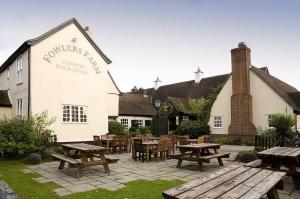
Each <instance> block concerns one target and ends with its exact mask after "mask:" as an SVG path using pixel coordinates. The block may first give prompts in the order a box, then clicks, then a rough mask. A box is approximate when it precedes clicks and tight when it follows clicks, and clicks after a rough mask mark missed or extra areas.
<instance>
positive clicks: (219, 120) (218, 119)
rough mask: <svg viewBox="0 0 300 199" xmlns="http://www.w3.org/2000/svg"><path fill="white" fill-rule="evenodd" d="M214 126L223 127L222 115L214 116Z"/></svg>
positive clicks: (216, 127)
mask: <svg viewBox="0 0 300 199" xmlns="http://www.w3.org/2000/svg"><path fill="white" fill-rule="evenodd" d="M213 122H214V128H215V129H221V128H223V121H222V116H214V121H213Z"/></svg>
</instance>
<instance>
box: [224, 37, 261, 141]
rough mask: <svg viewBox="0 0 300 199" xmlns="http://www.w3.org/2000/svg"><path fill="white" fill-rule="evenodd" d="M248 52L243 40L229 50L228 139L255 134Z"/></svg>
mask: <svg viewBox="0 0 300 199" xmlns="http://www.w3.org/2000/svg"><path fill="white" fill-rule="evenodd" d="M250 53H251V50H250V48H248V47H247V46H246V44H245V43H244V42H240V43H239V45H238V48H235V49H232V50H231V62H232V96H231V124H230V125H229V128H228V134H229V137H230V139H243V138H253V137H254V136H255V135H256V128H255V126H254V124H253V117H252V96H251V95H250V74H249V66H250V64H251V57H250Z"/></svg>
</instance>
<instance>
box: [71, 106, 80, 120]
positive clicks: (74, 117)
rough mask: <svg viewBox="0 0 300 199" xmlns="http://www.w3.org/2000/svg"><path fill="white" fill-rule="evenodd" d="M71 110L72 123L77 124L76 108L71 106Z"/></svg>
mask: <svg viewBox="0 0 300 199" xmlns="http://www.w3.org/2000/svg"><path fill="white" fill-rule="evenodd" d="M71 108H72V112H71V116H72V122H78V121H79V120H78V118H79V117H78V116H79V115H78V106H71Z"/></svg>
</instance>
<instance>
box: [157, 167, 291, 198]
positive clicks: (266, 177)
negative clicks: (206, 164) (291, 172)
mask: <svg viewBox="0 0 300 199" xmlns="http://www.w3.org/2000/svg"><path fill="white" fill-rule="evenodd" d="M285 175H286V174H285V173H284V172H277V171H271V170H265V169H260V168H250V167H245V166H240V165H232V166H229V167H226V168H224V169H220V170H218V171H216V172H213V173H207V174H206V175H204V176H202V177H200V178H197V179H195V180H192V181H190V182H187V183H185V184H183V185H180V186H178V187H175V188H172V189H169V190H167V191H164V192H163V196H164V197H165V198H182V199H183V198H190V199H192V198H210V199H213V198H220V199H228V198H231V199H234V198H243V199H249V198H251V199H259V198H261V197H262V196H263V195H264V194H266V193H267V192H268V191H270V190H271V189H272V188H273V187H275V185H276V184H277V183H278V182H279V181H280V180H281V179H282V178H283V177H284V176H285Z"/></svg>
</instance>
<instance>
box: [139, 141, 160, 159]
mask: <svg viewBox="0 0 300 199" xmlns="http://www.w3.org/2000/svg"><path fill="white" fill-rule="evenodd" d="M142 145H143V148H146V157H147V158H146V161H147V162H149V160H150V148H153V147H155V146H158V141H157V140H154V141H145V142H142Z"/></svg>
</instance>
